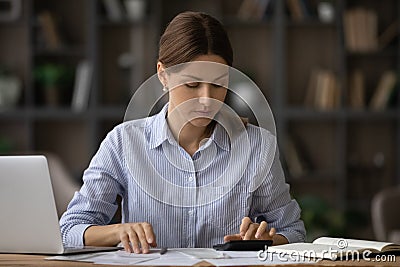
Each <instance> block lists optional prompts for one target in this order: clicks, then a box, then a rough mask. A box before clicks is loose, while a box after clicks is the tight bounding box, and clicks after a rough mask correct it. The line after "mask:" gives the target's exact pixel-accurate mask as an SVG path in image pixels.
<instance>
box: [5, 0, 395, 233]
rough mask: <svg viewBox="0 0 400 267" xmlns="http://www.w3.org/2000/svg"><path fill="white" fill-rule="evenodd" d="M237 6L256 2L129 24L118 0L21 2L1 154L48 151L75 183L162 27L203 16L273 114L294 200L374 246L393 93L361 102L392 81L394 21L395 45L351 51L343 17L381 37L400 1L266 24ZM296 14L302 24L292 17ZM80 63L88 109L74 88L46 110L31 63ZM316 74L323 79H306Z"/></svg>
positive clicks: (283, 5) (285, 5)
mask: <svg viewBox="0 0 400 267" xmlns="http://www.w3.org/2000/svg"><path fill="white" fill-rule="evenodd" d="M245 1H247V2H250V1H252V0H218V1H215V0H193V1H185V0H171V1H168V2H166V1H161V0H151V1H145V6H144V9H143V12H142V15H140V16H139V17H129V15H128V13H127V12H126V6H124V1H123V0H121V1H109V2H116V3H118V4H119V6H120V9H121V10H120V12H118V11H117V12H116V14H117V15H115V11H110V10H109V9H108V8H109V7H108V8H107V7H106V6H105V4H104V2H105V1H100V0H85V1H80V2H79V4H77V3H75V2H74V1H57V3H55V2H54V1H51V0H41V1H38V0H33V1H23V5H22V12H21V15H20V16H19V18H18V19H17V20H15V21H9V22H0V39H1V40H2V41H1V42H0V68H6V69H9V70H10V71H11V72H12V73H13V74H15V75H17V76H18V77H19V78H20V80H21V81H22V92H21V97H19V99H18V102H17V103H16V104H15V105H13V106H11V107H1V109H0V124H1V127H0V153H2V154H10V153H17V154H21V153H32V152H35V151H51V152H55V153H57V154H59V156H60V157H61V159H62V160H63V161H64V162H65V163H66V165H67V167H68V168H69V169H70V170H71V172H72V173H73V174H74V175H75V176H76V179H80V177H81V174H82V171H83V170H84V169H85V168H86V166H87V165H88V163H89V161H90V159H91V157H92V155H93V154H94V153H95V152H96V150H97V148H98V146H99V144H100V142H101V140H102V139H103V138H104V137H105V135H106V133H107V132H108V131H109V130H111V129H112V128H113V127H114V126H115V125H116V124H118V123H120V122H121V121H122V120H123V116H124V112H125V108H126V105H127V103H128V101H129V99H130V95H131V94H132V93H133V91H132V88H137V86H138V85H139V84H140V83H141V82H142V81H144V80H145V79H147V78H148V77H149V76H151V75H153V74H154V73H155V63H156V59H157V46H158V39H159V36H160V35H161V33H162V31H163V30H164V28H165V25H166V23H167V22H168V21H169V20H170V19H171V18H172V17H173V16H175V15H176V14H177V13H179V12H181V11H184V10H199V11H204V12H207V13H209V14H211V15H214V16H215V17H217V18H218V19H220V20H221V21H222V22H223V24H224V25H225V27H226V29H227V31H228V34H229V36H230V38H231V41H232V45H233V48H234V51H235V53H234V66H235V67H236V68H237V69H239V70H241V71H242V72H244V73H246V74H247V75H248V76H250V77H251V78H252V79H253V80H254V81H255V82H256V83H257V85H258V86H259V87H260V88H261V90H262V91H263V93H264V94H265V96H266V97H267V99H268V101H269V103H270V105H271V108H272V110H273V112H274V117H275V119H276V126H277V133H278V142H279V147H280V150H281V158H282V162H283V163H284V167H285V172H286V177H287V181H288V182H289V183H290V184H291V192H292V194H293V195H294V196H295V197H299V198H301V197H303V196H306V195H310V194H312V195H314V196H316V197H317V198H316V199H317V201H325V202H326V203H328V204H327V205H329V206H331V207H332V209H334V210H335V211H338V212H341V213H342V214H346V213H351V214H353V215H354V214H358V215H359V216H358V217H359V218H362V219H365V220H366V223H365V224H364V225H362V229H361V231H358V232H350V235H354V237H357V238H373V237H372V236H371V235H372V233H371V228H370V224H369V208H370V203H369V202H370V200H371V197H372V195H373V194H374V193H376V192H378V191H379V189H382V188H384V187H388V186H393V185H398V184H400V164H397V162H396V160H397V159H399V157H400V112H399V103H400V94H399V93H397V95H393V96H392V97H391V98H390V103H389V104H388V105H385V107H384V108H383V109H382V110H371V109H370V108H369V103H370V101H371V98H372V96H373V95H374V92H375V90H376V88H377V86H378V83H379V81H380V79H381V77H382V74H383V73H384V72H385V71H387V70H393V71H394V72H395V73H396V76H399V74H400V43H399V37H398V33H399V26H398V24H395V26H396V25H397V28H396V27H395V30H394V33H395V36H394V37H392V38H391V39H390V41H388V42H386V44H385V46H384V47H382V48H381V47H379V46H378V48H377V49H369V50H368V51H359V50H357V49H349V47H348V43H347V39H346V38H347V37H346V34H347V35H348V34H349V33H348V32H347V33H346V31H347V30H346V29H347V28H348V27H350V26H348V25H347V24H346V22H345V14H347V11H348V10H352V9H355V8H358V7H361V8H364V9H368V10H374V12H375V13H376V21H377V22H376V23H377V26H376V27H377V28H376V32H377V34H376V35H378V36H376V37H379V36H380V34H382V33H383V32H385V31H386V30H388V29H389V28H390V25H392V24H393V22H394V21H396V18H398V17H399V15H400V3H398V1H396V0H383V1H373V0H363V1H361V0H347V1H346V0H332V1H327V0H289V1H278V0H271V1H267V2H268V6H267V8H266V10H265V12H264V13H263V14H264V15H263V16H262V17H257V16H247V17H246V15H245V16H244V17H240V16H239V13H240V12H242V13H243V10H242V11H240V12H239V10H240V9H243V3H244V2H245ZM261 2H263V1H260V3H261ZM322 2H324V3H325V2H326V3H328V11H327V10H325V11H324V12H325V16H326V17H324V19H321V17H320V15H319V13H318V12H319V10H318V5H319V3H322ZM304 3H305V4H306V5H304ZM296 5H300V6H297V7H296ZM329 5H330V8H331V9H329ZM299 8H300V12H301V13H302V14H301V15H300V17H299V14H297V15H294V12H299V11H298V10H299ZM325 9H326V7H325ZM46 10H47V11H49V12H50V14H52V15H53V19H54V21H55V22H54V24H55V25H56V26H57V27H59V28H58V30H57V32H58V33H59V39H60V42H61V44H62V45H60V46H58V47H57V46H56V48H51V49H50V48H49V47H48V45H46V42H47V43H48V41H46V38H45V37H44V34H43V32H42V31H43V25H42V24H41V22H40V21H39V20H38V15H39V14H42V12H43V11H46ZM294 10H297V11H294ZM110 12H111V13H112V14H114V15H111V14H110ZM113 12H114V13H113ZM247 12H248V11H247ZM332 12H333V13H332ZM245 13H246V12H245ZM118 14H120V15H118ZM326 14H327V15H326ZM329 14H330V15H329ZM332 14H333V16H332ZM241 16H242V15H241ZM353 23H354V22H353ZM392 31H393V30H392ZM359 38H362V36H361V37H359ZM244 40H246V41H244ZM378 40H379V38H378ZM378 43H379V42H378ZM85 59H86V60H88V61H89V62H91V63H92V66H93V69H92V71H93V76H92V87H91V91H90V99H89V102H88V105H87V107H86V108H85V109H84V110H81V111H74V110H72V109H71V100H72V94H73V88H74V80H73V79H72V80H69V82H66V83H65V84H64V85H63V86H65V87H66V93H65V94H64V95H63V97H62V98H61V99H62V101H61V102H59V103H57V104H55V105H51V104H49V103H48V102H46V98H45V94H44V91H43V88H42V86H41V85H40V84H38V82H37V81H36V78H35V74H34V70H35V69H36V66H38V65H41V64H44V63H47V62H50V63H54V64H62V65H64V66H66V67H67V68H69V69H72V70H76V68H77V66H78V64H79V63H80V62H81V61H82V60H85ZM261 59H262V60H261ZM321 70H322V71H321ZM354 70H360V71H361V72H362V73H363V76H364V78H363V79H364V82H363V83H364V86H361V88H363V89H362V90H363V91H362V92H363V95H364V97H362V103H363V104H362V105H361V106H362V107H357V104H354V103H357V101H358V100H354V97H355V96H354V95H356V93H355V92H354V90H353V89H354V88H356V87H357V88H360V83H359V81H358V83H357V81H355V82H354V75H353V73H354ZM313 72H314V73H318V72H319V73H325V75H324V74H322V75H321V74H317V75H314V78H313V76H312V73H313ZM326 73H328V75H326ZM326 77H330V78H326ZM332 77H333V78H332ZM332 81H334V82H332ZM352 81H353V83H351V82H352ZM312 84H314V85H315V84H325V85H326V86H325V87H326V88H328V89H326V91H325V97H323V98H321V97H319V98H316V95H315V92H314V91H315V89H314V91H312V90H311V89H310V88H313V86H312ZM350 84H351V85H350ZM355 84H356V85H355ZM357 84H358V85H357ZM320 86H321V85H320ZM314 87H315V86H314ZM315 88H320V87H318V86H316V87H315ZM310 90H311V91H310ZM310 92H311V93H310ZM334 92H336V93H334ZM397 92H398V90H397ZM307 95H311V96H312V97H311V98H310V99H312V101H311V102H310V101H306V98H307ZM327 95H328V96H331V97H328V98H327V97H326V96H327ZM332 96H334V98H335V101H333V102H322V103H323V104H319V105H316V104H315V101H316V100H315V99H317V100H321V99H323V100H324V101H326V100H330V99H331V98H332ZM326 103H330V104H328V106H326V105H327V104H326ZM289 137H290V138H293V140H294V144H295V146H296V150H297V153H298V154H299V157H300V158H301V161H303V162H302V164H303V165H304V166H303V167H304V169H303V170H302V171H300V173H297V174H296V175H293V174H292V173H291V171H290V162H286V160H285V159H286V158H287V155H285V153H286V152H287V150H286V145H287V144H288V143H289V141H288V138H289ZM354 216H355V215H354ZM354 216H353V217H354ZM342 230H343V229H342ZM352 230H353V229H349V231H352ZM339 233H340V232H339ZM350 235H349V236H350Z"/></svg>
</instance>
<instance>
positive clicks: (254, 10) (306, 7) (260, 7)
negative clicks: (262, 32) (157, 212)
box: [237, 0, 335, 22]
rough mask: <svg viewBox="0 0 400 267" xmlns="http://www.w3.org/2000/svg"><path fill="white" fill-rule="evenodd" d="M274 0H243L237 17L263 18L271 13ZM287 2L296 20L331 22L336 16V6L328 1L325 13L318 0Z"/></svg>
mask: <svg viewBox="0 0 400 267" xmlns="http://www.w3.org/2000/svg"><path fill="white" fill-rule="evenodd" d="M274 1H276V0H242V3H241V5H240V7H239V9H238V12H237V17H238V18H239V19H242V20H255V21H258V20H262V19H264V18H265V17H267V16H268V15H269V13H271V12H270V11H271V9H272V6H273V2H274ZM285 3H286V9H287V12H288V15H289V16H290V17H291V19H292V20H294V21H302V20H306V19H310V18H319V19H320V20H324V21H326V22H331V21H332V19H333V17H334V12H335V11H334V9H335V8H334V6H333V4H331V3H328V2H325V4H326V5H325V13H324V12H322V13H321V12H319V11H318V9H319V8H320V7H319V5H320V1H318V0H286V2H285ZM327 9H329V10H327ZM328 13H329V14H328ZM321 16H322V17H321Z"/></svg>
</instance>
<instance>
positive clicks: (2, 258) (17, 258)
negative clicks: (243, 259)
mask: <svg viewBox="0 0 400 267" xmlns="http://www.w3.org/2000/svg"><path fill="white" fill-rule="evenodd" d="M45 257H47V256H42V255H22V254H21V255H17V254H0V266H39V267H40V266H55V267H57V266H101V265H98V264H96V265H95V264H92V263H85V262H73V261H49V260H45V259H44V258H45ZM399 265H400V256H396V259H395V262H393V261H392V262H376V261H374V260H373V259H371V261H364V260H360V261H329V260H323V261H321V262H318V263H316V264H290V265H287V264H286V265H284V266H298V267H300V266H301V267H303V266H399ZM194 266H213V265H211V264H210V263H208V262H200V263H198V264H196V265H194ZM269 266H271V265H269ZM274 266H283V265H274Z"/></svg>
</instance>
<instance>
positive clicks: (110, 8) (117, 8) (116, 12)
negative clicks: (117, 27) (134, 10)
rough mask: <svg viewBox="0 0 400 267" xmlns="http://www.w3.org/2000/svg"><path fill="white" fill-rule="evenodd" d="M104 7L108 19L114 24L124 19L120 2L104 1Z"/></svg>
mask: <svg viewBox="0 0 400 267" xmlns="http://www.w3.org/2000/svg"><path fill="white" fill-rule="evenodd" d="M103 5H104V8H105V10H106V16H107V19H109V20H110V21H113V22H118V21H121V20H122V19H123V16H124V14H123V9H122V6H121V3H120V2H119V1H118V0H103Z"/></svg>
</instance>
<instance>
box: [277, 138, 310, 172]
mask: <svg viewBox="0 0 400 267" xmlns="http://www.w3.org/2000/svg"><path fill="white" fill-rule="evenodd" d="M284 160H285V164H286V167H287V170H288V171H289V174H290V176H291V177H292V178H295V179H298V178H301V177H302V176H304V175H306V174H307V173H308V172H309V171H310V169H312V164H311V160H310V158H309V156H308V155H307V153H306V149H305V146H304V144H303V143H301V142H300V138H297V136H295V135H294V134H289V135H288V136H287V137H286V139H285V146H284Z"/></svg>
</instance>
